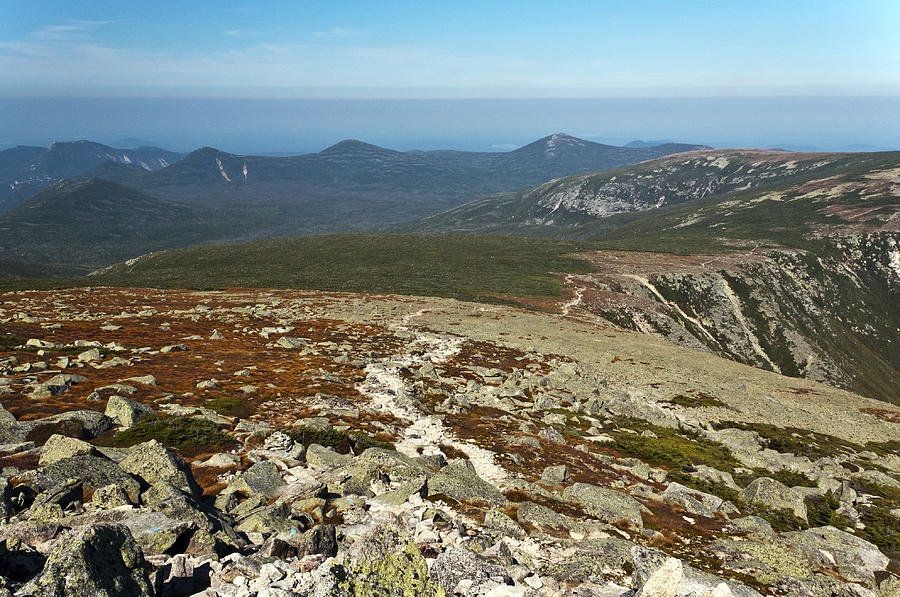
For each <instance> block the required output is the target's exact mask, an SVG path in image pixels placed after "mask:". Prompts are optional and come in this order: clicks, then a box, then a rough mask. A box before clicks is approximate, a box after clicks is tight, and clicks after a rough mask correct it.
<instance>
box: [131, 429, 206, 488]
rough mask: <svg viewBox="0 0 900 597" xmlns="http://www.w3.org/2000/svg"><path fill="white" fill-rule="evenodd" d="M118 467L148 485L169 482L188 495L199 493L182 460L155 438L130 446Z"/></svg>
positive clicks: (189, 471)
mask: <svg viewBox="0 0 900 597" xmlns="http://www.w3.org/2000/svg"><path fill="white" fill-rule="evenodd" d="M119 467H121V469H122V470H124V471H126V472H129V473H131V474H132V475H135V476H137V477H140V478H141V479H143V480H144V481H146V482H147V484H148V485H154V484H156V483H160V482H165V483H171V484H172V485H174V486H175V487H177V488H178V489H180V490H182V491H184V492H185V493H187V494H189V495H192V496H198V495H200V488H199V487H198V486H197V483H196V482H195V481H194V476H193V475H192V474H191V469H190V468H189V467H188V466H187V464H185V462H184V460H182V459H181V457H180V456H178V455H177V454H175V453H174V452H172V451H170V450H168V449H167V448H166V447H165V446H164V445H162V444H161V443H159V442H158V441H157V440H155V439H151V440H150V441H148V442H144V443H142V444H137V445H135V446H132V448H131V450H129V452H128V456H126V457H125V458H123V459H122V461H121V462H119Z"/></svg>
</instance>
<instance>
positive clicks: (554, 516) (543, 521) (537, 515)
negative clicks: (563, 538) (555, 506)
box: [516, 502, 580, 531]
mask: <svg viewBox="0 0 900 597" xmlns="http://www.w3.org/2000/svg"><path fill="white" fill-rule="evenodd" d="M516 518H518V520H519V523H520V524H521V525H522V526H524V527H526V528H527V527H536V528H538V529H540V528H550V529H557V530H566V531H571V530H574V529H576V528H578V527H579V526H580V524H579V523H578V522H577V521H575V520H572V519H571V518H569V517H568V516H565V515H563V514H560V513H558V512H556V511H554V510H551V509H550V508H547V507H546V506H542V505H540V504H535V503H534V502H520V503H519V508H518V511H517V512H516Z"/></svg>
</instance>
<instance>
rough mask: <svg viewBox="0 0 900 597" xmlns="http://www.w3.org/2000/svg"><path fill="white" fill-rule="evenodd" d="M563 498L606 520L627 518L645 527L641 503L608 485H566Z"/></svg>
mask: <svg viewBox="0 0 900 597" xmlns="http://www.w3.org/2000/svg"><path fill="white" fill-rule="evenodd" d="M563 499H565V500H566V501H569V502H574V503H577V504H579V505H581V506H582V507H583V508H584V510H585V512H587V513H588V514H590V515H591V516H595V517H597V518H599V519H600V520H603V521H606V522H617V521H620V520H627V521H628V522H629V523H631V524H632V525H633V526H635V527H637V528H643V527H644V521H643V518H642V517H641V508H642V507H641V503H640V502H639V501H637V500H636V499H634V498H633V497H631V496H630V495H625V494H624V493H620V492H618V491H616V490H614V489H609V488H608V487H598V486H596V485H591V484H589V483H574V484H573V485H570V486H569V487H566V489H565V491H564V492H563Z"/></svg>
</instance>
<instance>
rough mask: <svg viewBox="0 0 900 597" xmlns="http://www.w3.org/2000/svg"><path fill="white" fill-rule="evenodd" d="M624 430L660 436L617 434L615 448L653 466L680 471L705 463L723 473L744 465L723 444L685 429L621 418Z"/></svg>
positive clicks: (619, 432) (613, 445) (621, 425)
mask: <svg viewBox="0 0 900 597" xmlns="http://www.w3.org/2000/svg"><path fill="white" fill-rule="evenodd" d="M617 422H618V424H619V426H620V427H624V428H627V429H632V430H635V431H638V432H641V431H652V432H653V433H654V434H655V435H656V437H645V436H643V435H639V434H638V433H627V432H622V431H618V432H615V434H614V435H615V443H613V444H611V447H613V448H615V449H616V450H619V451H620V452H624V453H626V454H628V455H629V456H634V457H636V458H639V459H641V460H643V461H644V462H646V463H647V464H649V465H650V466H662V467H665V468H667V469H671V470H675V471H680V470H682V469H683V468H684V467H685V466H688V465H694V466H696V465H699V464H704V465H706V466H711V467H714V468H717V469H719V470H723V471H727V472H734V470H735V468H736V467H738V466H740V463H739V462H738V461H737V460H736V459H735V457H734V456H733V455H732V454H731V452H730V451H729V450H728V448H726V447H725V446H723V445H722V444H719V443H716V442H713V441H710V440H708V439H706V438H703V437H701V436H700V435H698V434H695V433H690V432H687V431H684V430H675V429H668V428H665V427H657V426H656V425H652V424H650V423H647V422H646V421H640V420H636V419H627V420H626V419H620V420H618V421H617Z"/></svg>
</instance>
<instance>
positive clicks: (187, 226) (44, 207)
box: [0, 178, 221, 273]
mask: <svg viewBox="0 0 900 597" xmlns="http://www.w3.org/2000/svg"><path fill="white" fill-rule="evenodd" d="M203 222H206V225H205V226H203V225H201V224H202V223H203ZM216 234H221V230H219V229H217V227H216V221H215V218H213V217H212V216H210V215H209V214H206V213H203V212H200V211H198V210H196V209H195V208H190V207H187V206H184V205H180V204H177V203H173V202H170V201H165V200H161V199H157V198H156V197H152V196H150V195H147V194H145V193H141V192H138V191H135V190H133V189H129V188H127V187H124V186H122V185H119V184H117V183H113V182H110V181H107V180H103V179H99V178H91V179H88V180H84V181H77V182H67V181H61V182H57V183H53V184H51V185H50V186H48V187H47V188H45V189H43V190H42V191H40V192H39V193H37V194H36V195H35V196H34V197H32V198H30V199H29V200H27V201H26V202H25V203H23V204H22V205H19V206H18V207H16V208H14V209H13V210H11V211H9V212H7V213H5V214H2V215H0V256H4V257H6V258H7V259H9V260H13V261H17V262H24V263H30V264H31V266H32V268H36V267H38V266H41V267H43V268H44V269H45V270H46V271H48V272H57V273H64V272H71V271H73V269H72V268H75V269H74V271H78V269H81V271H89V270H90V269H94V268H96V267H99V266H101V265H105V264H106V263H109V262H110V261H111V260H120V259H126V258H128V257H134V256H137V255H140V254H143V253H146V252H148V251H155V250H158V249H161V248H169V247H172V246H184V245H185V244H192V243H196V242H200V241H201V240H204V239H208V238H210V236H215V235H216ZM13 273H15V272H13Z"/></svg>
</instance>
